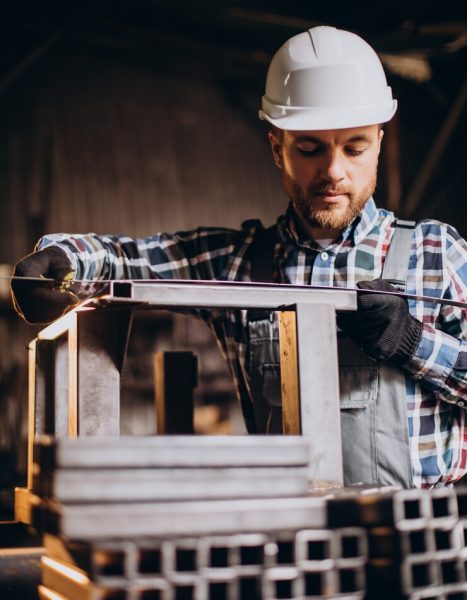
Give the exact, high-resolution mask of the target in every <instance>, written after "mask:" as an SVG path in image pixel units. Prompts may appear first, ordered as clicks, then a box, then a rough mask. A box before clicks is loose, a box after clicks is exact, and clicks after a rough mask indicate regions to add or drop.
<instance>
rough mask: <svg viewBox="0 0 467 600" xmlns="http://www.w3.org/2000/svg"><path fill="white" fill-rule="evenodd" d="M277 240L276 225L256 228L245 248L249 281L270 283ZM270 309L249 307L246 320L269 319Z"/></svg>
mask: <svg viewBox="0 0 467 600" xmlns="http://www.w3.org/2000/svg"><path fill="white" fill-rule="evenodd" d="M276 242H277V226H276V225H272V226H271V227H268V228H267V229H258V230H257V231H256V233H255V237H254V238H253V241H252V242H251V245H250V247H249V248H248V250H247V253H246V255H245V258H247V259H248V260H249V261H250V262H251V273H250V278H251V281H258V282H260V283H271V282H272V280H273V274H274V246H275V245H276ZM270 316H271V311H268V310H264V309H261V308H250V309H249V310H248V312H247V319H248V321H261V320H263V319H269V318H270Z"/></svg>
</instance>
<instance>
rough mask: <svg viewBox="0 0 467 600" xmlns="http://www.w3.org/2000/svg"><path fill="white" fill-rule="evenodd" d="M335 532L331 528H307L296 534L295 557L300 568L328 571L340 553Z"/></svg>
mask: <svg viewBox="0 0 467 600" xmlns="http://www.w3.org/2000/svg"><path fill="white" fill-rule="evenodd" d="M336 545H337V540H336V536H335V533H334V532H333V531H331V530H329V529H315V530H313V529H307V530H302V531H298V532H297V535H296V536H295V559H296V562H297V565H298V567H299V568H300V569H305V570H307V571H326V570H327V569H331V568H333V567H334V559H335V558H336V556H337V555H338V554H339V552H338V548H337V547H336Z"/></svg>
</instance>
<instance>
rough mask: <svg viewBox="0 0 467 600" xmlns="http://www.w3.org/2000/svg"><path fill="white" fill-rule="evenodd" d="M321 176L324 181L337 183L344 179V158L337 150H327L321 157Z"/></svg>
mask: <svg viewBox="0 0 467 600" xmlns="http://www.w3.org/2000/svg"><path fill="white" fill-rule="evenodd" d="M321 175H322V177H323V179H325V180H326V181H329V182H332V183H337V182H338V181H342V179H344V177H345V168H344V157H343V156H342V155H341V154H340V153H339V152H338V151H337V150H333V149H332V150H329V151H328V152H326V154H325V156H324V157H323V162H322V166H321Z"/></svg>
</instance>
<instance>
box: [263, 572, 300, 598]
mask: <svg viewBox="0 0 467 600" xmlns="http://www.w3.org/2000/svg"><path fill="white" fill-rule="evenodd" d="M302 597H303V580H302V578H301V577H300V573H299V570H298V569H297V568H296V567H272V568H270V569H266V570H265V571H264V573H263V599H264V600H279V599H280V598H302Z"/></svg>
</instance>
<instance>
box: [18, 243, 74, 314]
mask: <svg viewBox="0 0 467 600" xmlns="http://www.w3.org/2000/svg"><path fill="white" fill-rule="evenodd" d="M73 275H74V272H73V267H72V266H71V263H70V261H69V259H68V257H67V255H66V253H65V252H64V251H63V250H61V249H60V248H57V247H56V246H49V247H48V248H44V250H39V251H38V252H34V253H33V254H29V255H28V256H25V257H24V258H22V259H21V260H20V261H19V262H18V263H17V265H16V267H15V270H14V273H13V276H14V277H18V278H21V277H24V278H25V279H24V280H21V279H13V280H12V282H11V291H12V298H13V305H14V307H15V310H16V311H17V312H18V314H19V315H20V316H21V317H23V319H24V320H25V321H28V322H29V323H49V322H50V321H53V320H54V319H56V318H58V317H60V316H61V315H62V314H64V313H65V312H66V311H67V310H68V309H69V308H71V307H72V306H74V305H75V304H77V302H78V298H77V296H75V294H73V293H71V292H69V291H66V290H60V289H59V286H57V284H56V283H55V282H60V281H66V280H67V278H68V279H71V278H72V277H73ZM28 277H37V278H39V277H45V278H50V279H54V280H55V282H54V281H44V282H41V281H32V280H30V279H27V278H28Z"/></svg>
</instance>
